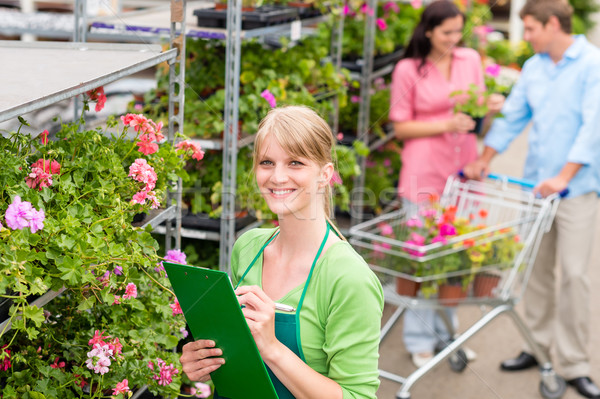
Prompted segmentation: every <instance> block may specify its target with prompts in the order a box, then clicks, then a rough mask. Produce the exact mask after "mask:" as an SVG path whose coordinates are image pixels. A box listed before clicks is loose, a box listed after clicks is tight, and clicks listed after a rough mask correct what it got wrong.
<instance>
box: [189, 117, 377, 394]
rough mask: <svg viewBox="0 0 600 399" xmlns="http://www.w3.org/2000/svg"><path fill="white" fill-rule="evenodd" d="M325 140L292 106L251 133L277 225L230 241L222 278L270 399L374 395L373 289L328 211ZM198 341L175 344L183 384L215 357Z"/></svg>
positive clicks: (201, 377)
mask: <svg viewBox="0 0 600 399" xmlns="http://www.w3.org/2000/svg"><path fill="white" fill-rule="evenodd" d="M333 145H334V138H333V135H332V133H331V130H330V129H329V126H328V125H327V123H326V122H325V121H324V120H323V119H322V118H321V117H319V116H318V115H317V114H316V113H315V112H314V111H313V110H311V109H309V108H306V107H300V106H290V107H283V108H276V109H273V110H271V112H269V114H268V115H267V116H266V117H265V118H264V119H263V120H262V122H261V123H260V125H259V131H258V133H257V136H256V142H255V148H254V172H255V174H256V182H257V184H258V188H259V190H260V192H261V194H262V195H263V197H264V198H265V200H266V201H267V204H268V206H269V208H270V209H271V210H272V211H273V212H274V213H275V214H276V215H277V218H278V221H279V227H278V228H275V229H254V230H251V231H249V232H247V233H245V234H244V235H242V236H241V237H240V238H239V239H238V240H237V241H236V243H235V245H234V248H233V253H232V259H231V269H232V276H231V277H232V280H233V283H234V284H235V285H236V286H237V289H236V294H237V295H238V298H239V302H240V304H242V305H245V308H244V309H243V312H244V315H245V317H246V320H247V322H248V325H249V327H250V331H251V332H252V335H253V337H254V340H255V342H256V345H257V346H258V349H259V351H260V354H261V356H262V358H263V360H264V362H265V364H266V365H267V367H268V371H269V374H270V376H271V379H272V381H273V384H274V386H275V389H276V391H277V394H278V396H279V398H280V399H284V398H310V399H318V398H324V399H335V398H339V399H341V398H343V397H352V398H376V396H375V393H376V391H377V388H378V386H379V378H378V376H379V373H378V368H377V363H378V358H379V354H378V348H379V330H380V322H381V315H382V310H383V293H382V289H381V285H380V283H379V281H378V279H377V277H376V276H375V275H374V274H373V273H372V272H371V271H370V269H369V268H368V266H367V265H366V263H365V262H364V260H363V259H362V258H361V257H360V256H359V255H358V254H357V253H356V252H355V251H354V250H353V249H352V247H351V246H350V244H348V242H347V241H346V240H345V239H344V238H343V237H342V235H341V234H340V233H339V232H338V230H337V229H336V228H335V226H334V225H333V223H332V222H331V221H330V220H329V218H328V215H329V213H330V207H331V203H330V197H331V193H330V181H331V178H332V176H333V174H334V165H333V160H332V149H333ZM275 302H279V303H283V304H285V305H289V306H291V307H292V308H294V309H295V312H293V313H282V312H279V311H275ZM206 338H207V339H206V340H198V341H195V342H192V343H189V344H187V345H185V346H184V347H183V354H182V356H181V363H182V365H183V370H184V372H185V373H186V374H187V375H188V377H189V378H190V379H191V380H193V381H205V380H207V379H209V378H210V373H211V372H213V371H214V370H216V369H217V368H218V367H220V365H221V364H223V359H222V358H220V357H219V356H221V355H222V352H221V350H220V349H219V348H215V347H214V342H212V341H211V340H210V337H206ZM249 389H252V388H251V387H249ZM215 397H216V398H219V397H220V396H218V393H217V394H216V396H215Z"/></svg>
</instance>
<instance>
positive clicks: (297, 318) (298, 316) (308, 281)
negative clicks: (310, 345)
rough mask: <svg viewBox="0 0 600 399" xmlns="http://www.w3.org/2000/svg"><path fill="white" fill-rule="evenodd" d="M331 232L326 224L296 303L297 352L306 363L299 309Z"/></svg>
mask: <svg viewBox="0 0 600 399" xmlns="http://www.w3.org/2000/svg"><path fill="white" fill-rule="evenodd" d="M330 230H331V226H330V225H329V222H328V223H327V231H326V232H325V237H323V241H321V246H320V247H319V250H318V251H317V255H316V256H315V259H314V260H313V263H312V265H311V267H310V272H309V273H308V278H307V279H306V283H305V284H304V289H303V290H302V295H301V296H300V302H298V309H297V310H296V339H297V341H298V351H299V352H300V358H301V359H302V360H303V361H304V362H305V363H306V359H305V358H304V351H303V350H302V343H301V340H300V309H301V308H302V303H304V296H305V295H306V290H307V289H308V284H309V283H310V278H311V277H312V274H313V271H314V270H315V265H316V264H317V261H318V260H319V257H320V256H321V252H323V248H324V247H325V243H326V242H327V238H329V231H330Z"/></svg>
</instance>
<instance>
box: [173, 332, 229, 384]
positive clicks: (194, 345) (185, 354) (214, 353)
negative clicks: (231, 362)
mask: <svg viewBox="0 0 600 399" xmlns="http://www.w3.org/2000/svg"><path fill="white" fill-rule="evenodd" d="M214 346H215V342H214V341H211V340H203V339H201V340H198V341H193V342H188V343H187V344H185V345H184V346H183V349H182V355H181V357H180V358H179V360H180V362H181V365H182V369H183V371H184V373H185V374H186V375H187V376H188V377H189V378H190V379H191V380H192V381H207V380H209V379H210V373H212V372H213V371H215V370H216V369H218V368H219V367H221V365H222V364H224V363H225V359H223V358H220V357H218V356H221V355H222V354H223V351H222V350H221V349H219V348H215V347H214Z"/></svg>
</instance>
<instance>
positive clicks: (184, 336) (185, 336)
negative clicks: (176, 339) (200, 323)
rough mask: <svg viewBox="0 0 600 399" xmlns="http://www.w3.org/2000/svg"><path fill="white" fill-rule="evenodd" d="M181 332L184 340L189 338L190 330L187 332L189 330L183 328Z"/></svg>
mask: <svg viewBox="0 0 600 399" xmlns="http://www.w3.org/2000/svg"><path fill="white" fill-rule="evenodd" d="M179 332H180V333H181V335H183V338H187V336H188V330H187V328H185V327H181V328H180V329H179Z"/></svg>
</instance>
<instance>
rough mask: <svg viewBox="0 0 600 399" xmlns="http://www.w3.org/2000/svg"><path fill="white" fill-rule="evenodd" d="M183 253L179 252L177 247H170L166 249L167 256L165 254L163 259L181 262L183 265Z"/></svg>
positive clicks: (184, 257)
mask: <svg viewBox="0 0 600 399" xmlns="http://www.w3.org/2000/svg"><path fill="white" fill-rule="evenodd" d="M185 259H186V256H185V253H183V252H181V251H180V250H179V249H171V250H169V251H167V256H165V260H168V261H170V262H173V263H181V264H182V265H185Z"/></svg>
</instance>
